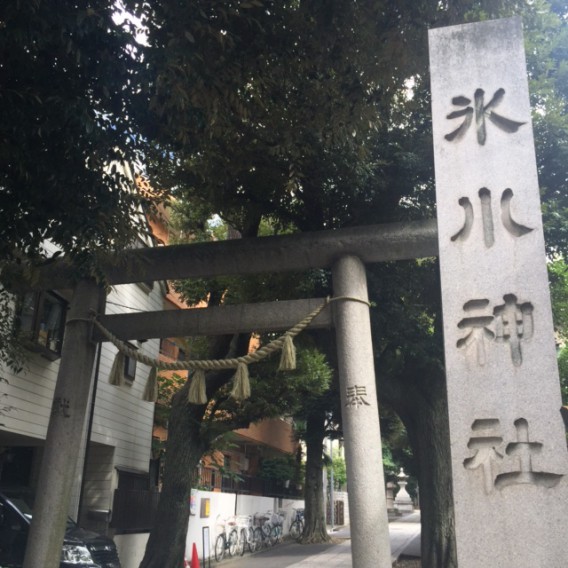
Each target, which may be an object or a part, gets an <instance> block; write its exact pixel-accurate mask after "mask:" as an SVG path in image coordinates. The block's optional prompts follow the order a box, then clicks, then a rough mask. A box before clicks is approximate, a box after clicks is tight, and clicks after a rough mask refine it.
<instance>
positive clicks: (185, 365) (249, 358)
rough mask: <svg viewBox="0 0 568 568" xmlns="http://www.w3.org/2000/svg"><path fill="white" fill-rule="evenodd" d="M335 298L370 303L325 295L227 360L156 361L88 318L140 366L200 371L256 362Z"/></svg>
mask: <svg viewBox="0 0 568 568" xmlns="http://www.w3.org/2000/svg"><path fill="white" fill-rule="evenodd" d="M339 300H349V301H353V302H361V303H363V304H366V305H368V306H370V303H369V302H368V301H366V300H362V299H360V298H351V297H349V296H337V297H335V298H329V297H328V298H326V299H325V301H324V302H323V303H322V304H320V305H319V306H318V307H317V308H316V309H315V310H314V311H313V312H311V313H310V314H308V315H307V316H306V317H305V318H304V319H303V320H301V321H299V322H298V323H297V324H296V325H295V326H293V327H291V328H290V329H289V330H288V331H286V332H285V333H283V334H282V335H281V336H280V337H278V338H277V339H274V340H273V341H271V342H270V343H268V344H267V345H265V346H263V347H260V348H259V349H257V350H256V351H253V352H252V353H248V354H247V355H243V356H242V357H236V358H231V359H202V360H193V361H174V362H171V363H168V362H166V361H159V360H158V359H155V358H152V357H149V356H148V355H144V354H143V353H141V352H140V351H138V350H136V349H133V348H132V347H129V346H128V345H126V343H124V342H123V341H121V340H120V339H118V337H116V336H115V335H114V334H113V333H112V332H111V331H109V330H108V329H107V328H106V327H104V326H103V325H102V324H101V322H100V321H99V320H98V319H97V317H96V314H93V318H92V321H93V323H94V324H95V325H96V326H97V328H98V330H99V331H100V332H101V333H102V335H103V336H104V337H106V338H107V339H108V340H109V341H110V342H111V343H112V344H113V345H114V346H115V347H116V348H117V349H118V350H119V351H120V352H121V353H123V354H124V355H126V357H129V358H131V359H135V360H136V361H138V362H139V363H142V364H144V365H148V366H150V367H155V368H156V369H158V370H160V371H189V370H197V369H200V370H203V371H220V370H223V369H236V368H237V367H238V366H239V364H240V363H244V364H246V365H248V364H249V363H257V362H258V361H261V360H262V359H264V358H265V357H268V355H271V354H272V353H275V352H277V351H280V350H281V349H282V346H283V345H284V341H285V339H286V336H289V337H290V338H294V337H296V336H297V335H298V334H299V333H301V332H302V331H303V330H304V329H306V327H308V325H310V323H311V322H312V320H313V319H315V318H316V317H317V316H318V315H319V314H320V312H321V311H322V310H323V309H324V308H325V307H326V306H327V305H329V304H330V303H331V302H336V301H339Z"/></svg>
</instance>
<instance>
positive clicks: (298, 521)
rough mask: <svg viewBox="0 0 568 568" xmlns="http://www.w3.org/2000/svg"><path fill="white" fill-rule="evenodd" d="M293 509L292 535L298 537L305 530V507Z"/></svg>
mask: <svg viewBox="0 0 568 568" xmlns="http://www.w3.org/2000/svg"><path fill="white" fill-rule="evenodd" d="M292 510H293V511H294V514H293V515H292V519H291V520H292V522H291V523H290V536H291V537H292V538H294V539H298V538H300V537H301V536H302V533H303V532H304V509H292Z"/></svg>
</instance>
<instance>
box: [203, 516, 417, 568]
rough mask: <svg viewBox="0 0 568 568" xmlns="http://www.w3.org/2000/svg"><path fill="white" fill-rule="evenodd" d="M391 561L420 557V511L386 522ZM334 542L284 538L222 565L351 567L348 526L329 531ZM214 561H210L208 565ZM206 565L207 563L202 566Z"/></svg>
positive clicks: (234, 567) (251, 567) (230, 567)
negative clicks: (285, 540)
mask: <svg viewBox="0 0 568 568" xmlns="http://www.w3.org/2000/svg"><path fill="white" fill-rule="evenodd" d="M389 532H390V543H391V556H392V560H393V562H394V561H396V560H397V559H398V558H399V557H400V556H402V555H404V556H410V557H419V556H420V512H419V511H416V512H414V513H411V514H410V515H406V516H404V517H400V518H395V519H393V520H391V522H390V523H389ZM332 536H333V539H334V540H335V541H336V542H335V543H334V544H306V545H304V544H298V543H296V542H291V541H287V542H285V543H284V544H281V545H278V546H275V547H273V548H268V549H264V550H262V551H260V552H257V553H256V554H253V555H251V554H246V555H245V556H243V557H238V558H231V559H230V560H224V561H223V562H222V563H221V564H222V566H223V568H266V565H267V563H268V564H269V565H270V567H271V568H319V567H321V566H325V568H352V562H351V534H350V532H349V526H344V527H339V528H338V529H337V530H334V531H333V532H332ZM216 564H217V563H216V562H215V561H214V560H213V561H212V562H211V566H212V567H213V566H215V565H216ZM202 568H209V565H208V564H207V565H206V566H202Z"/></svg>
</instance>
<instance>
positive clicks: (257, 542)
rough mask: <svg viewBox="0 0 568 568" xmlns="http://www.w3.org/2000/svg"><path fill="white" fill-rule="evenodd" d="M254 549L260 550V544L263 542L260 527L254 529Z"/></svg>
mask: <svg viewBox="0 0 568 568" xmlns="http://www.w3.org/2000/svg"><path fill="white" fill-rule="evenodd" d="M253 534H254V537H253V540H254V549H255V550H260V549H261V548H262V543H263V542H264V535H263V533H262V531H261V530H260V527H256V529H254V533H253Z"/></svg>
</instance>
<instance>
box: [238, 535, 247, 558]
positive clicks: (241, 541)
mask: <svg viewBox="0 0 568 568" xmlns="http://www.w3.org/2000/svg"><path fill="white" fill-rule="evenodd" d="M246 547H247V529H241V532H240V536H239V550H238V552H239V553H240V555H241V556H243V554H244V553H245V550H246Z"/></svg>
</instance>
